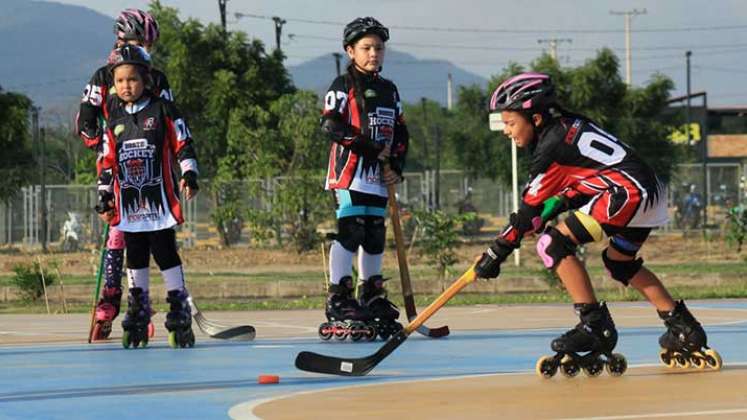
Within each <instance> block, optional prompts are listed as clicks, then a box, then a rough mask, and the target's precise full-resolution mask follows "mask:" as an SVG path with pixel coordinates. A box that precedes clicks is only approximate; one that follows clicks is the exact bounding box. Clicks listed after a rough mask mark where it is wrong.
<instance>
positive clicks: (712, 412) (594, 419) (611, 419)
mask: <svg viewBox="0 0 747 420" xmlns="http://www.w3.org/2000/svg"><path fill="white" fill-rule="evenodd" d="M739 413H747V408H735V409H732V410H709V411H685V412H680V413H641V414H628V415H623V416H601V417H564V418H560V419H557V420H620V419H641V418H647V419H650V418H662V417H695V416H716V415H722V414H739Z"/></svg>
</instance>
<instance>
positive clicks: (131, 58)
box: [108, 45, 151, 72]
mask: <svg viewBox="0 0 747 420" xmlns="http://www.w3.org/2000/svg"><path fill="white" fill-rule="evenodd" d="M123 64H135V65H138V66H141V67H145V68H146V69H148V70H150V66H151V63H150V54H148V52H147V51H145V48H143V47H140V46H137V45H125V46H123V47H119V48H116V49H114V50H113V51H112V52H111V54H109V59H108V65H109V71H111V72H113V71H114V69H115V68H117V67H119V66H121V65H123Z"/></svg>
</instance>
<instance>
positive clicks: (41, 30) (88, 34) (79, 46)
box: [0, 0, 486, 109]
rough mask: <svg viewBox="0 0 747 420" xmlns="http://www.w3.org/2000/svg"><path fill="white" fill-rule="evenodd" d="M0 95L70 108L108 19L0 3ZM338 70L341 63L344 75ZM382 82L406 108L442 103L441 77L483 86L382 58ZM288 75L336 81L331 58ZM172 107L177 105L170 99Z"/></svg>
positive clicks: (97, 54)
mask: <svg viewBox="0 0 747 420" xmlns="http://www.w3.org/2000/svg"><path fill="white" fill-rule="evenodd" d="M2 3H3V9H4V10H3V12H2V14H1V15H0V40H2V42H0V87H2V88H3V89H4V90H6V91H14V92H20V93H23V94H25V95H27V96H29V97H30V98H31V99H32V100H33V101H34V103H35V104H36V105H38V106H42V108H46V109H50V108H60V107H62V108H70V107H75V106H76V104H77V101H78V97H79V95H80V93H81V91H82V88H83V86H84V85H85V84H86V82H87V81H88V79H89V78H90V76H91V74H92V73H93V71H94V70H95V69H96V68H98V67H99V66H101V65H103V64H104V60H105V58H106V57H107V55H108V52H109V50H110V49H111V47H112V40H113V35H112V23H113V22H112V18H111V17H109V16H106V15H103V14H101V13H98V12H96V11H93V10H91V9H88V8H85V7H80V6H73V5H64V4H60V3H52V2H40V1H30V0H2ZM345 64H346V63H345V62H343V63H341V66H342V67H343V68H344V66H345ZM384 65H385V67H384V71H383V73H382V74H383V75H384V77H387V78H389V79H391V80H393V81H394V82H395V83H396V84H397V86H398V87H399V90H400V94H401V95H402V98H403V100H405V101H406V102H416V101H418V100H420V98H421V97H426V98H429V99H432V100H436V101H438V102H440V103H442V104H445V103H446V90H447V75H448V74H449V73H451V74H452V79H453V85H454V91H455V92H456V88H457V86H458V85H470V84H475V83H476V84H479V85H481V86H484V85H485V83H486V80H485V79H484V78H482V77H480V76H478V75H476V74H473V73H470V72H467V71H465V70H463V69H461V68H459V67H457V66H455V65H453V64H452V63H450V62H448V61H445V60H429V59H419V58H416V57H415V56H413V55H410V54H407V53H404V52H400V51H396V50H389V51H387V56H386V60H385V63H384ZM288 70H289V72H290V74H291V76H292V78H293V82H294V84H295V85H296V86H297V87H299V88H303V89H311V90H314V91H316V92H317V93H319V94H323V93H324V91H325V90H326V89H327V88H328V87H329V84H330V83H331V82H332V79H333V78H334V76H335V74H336V67H335V61H334V57H333V55H332V53H331V52H330V53H329V54H324V55H321V56H319V57H317V58H313V59H311V60H308V61H305V62H303V63H300V64H298V65H293V66H289V67H288ZM177 100H178V98H177Z"/></svg>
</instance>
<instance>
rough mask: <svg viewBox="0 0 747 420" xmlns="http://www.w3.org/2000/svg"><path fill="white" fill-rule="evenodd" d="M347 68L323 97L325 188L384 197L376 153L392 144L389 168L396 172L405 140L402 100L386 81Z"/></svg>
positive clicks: (376, 76) (400, 165) (402, 163)
mask: <svg viewBox="0 0 747 420" xmlns="http://www.w3.org/2000/svg"><path fill="white" fill-rule="evenodd" d="M352 71H354V72H355V73H354V76H352V75H351V74H350V73H346V74H345V75H342V76H339V77H337V78H336V79H335V80H334V81H333V82H332V85H331V86H330V88H329V90H328V91H327V94H326V95H325V97H324V110H323V112H322V130H323V131H324V132H325V134H326V135H327V137H328V138H329V139H330V140H331V141H332V146H331V149H330V153H329V166H328V171H327V181H326V189H330V190H334V189H349V190H354V191H359V192H363V193H368V194H375V195H378V196H382V197H386V196H387V190H386V186H385V185H384V184H383V183H382V182H381V168H380V164H379V161H378V160H377V155H378V151H380V150H381V149H382V148H383V147H384V145H387V144H389V145H391V159H390V161H391V163H392V168H393V169H394V170H395V171H398V172H400V173H401V171H402V168H403V166H404V162H405V157H406V155H407V148H408V142H409V134H408V132H407V126H406V125H405V121H404V117H403V113H402V103H401V101H400V97H399V92H398V91H397V87H396V86H395V85H394V83H392V82H391V81H389V80H387V79H385V78H383V77H381V76H380V75H379V74H378V73H375V74H364V73H361V72H358V71H357V70H352ZM354 77H355V79H354Z"/></svg>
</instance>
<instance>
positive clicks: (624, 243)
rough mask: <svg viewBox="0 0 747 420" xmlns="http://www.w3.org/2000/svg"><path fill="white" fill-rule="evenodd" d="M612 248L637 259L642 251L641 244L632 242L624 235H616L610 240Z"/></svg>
mask: <svg viewBox="0 0 747 420" xmlns="http://www.w3.org/2000/svg"><path fill="white" fill-rule="evenodd" d="M610 247H611V248H612V249H614V250H615V251H617V252H619V253H621V254H624V255H627V256H629V257H635V256H636V254H638V250H639V249H641V244H640V243H636V242H633V241H630V240H628V239H626V238H624V237H623V236H622V235H614V236H613V237H611V238H610Z"/></svg>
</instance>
